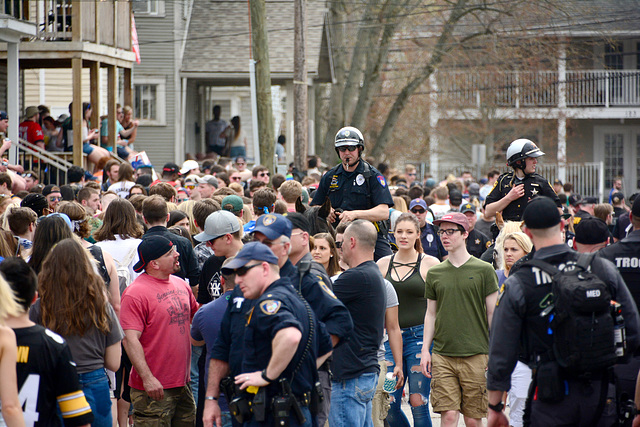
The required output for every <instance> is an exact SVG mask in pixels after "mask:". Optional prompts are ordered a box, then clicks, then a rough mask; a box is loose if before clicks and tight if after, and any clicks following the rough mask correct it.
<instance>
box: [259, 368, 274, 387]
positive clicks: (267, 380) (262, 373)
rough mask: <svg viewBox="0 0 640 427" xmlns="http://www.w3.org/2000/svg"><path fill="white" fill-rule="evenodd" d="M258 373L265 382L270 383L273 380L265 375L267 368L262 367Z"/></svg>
mask: <svg viewBox="0 0 640 427" xmlns="http://www.w3.org/2000/svg"><path fill="white" fill-rule="evenodd" d="M260 375H261V376H262V379H263V380H265V381H266V382H268V383H269V384H271V383H272V382H274V381H275V380H272V379H270V378H269V377H267V368H264V369H263V370H262V372H261V373H260Z"/></svg>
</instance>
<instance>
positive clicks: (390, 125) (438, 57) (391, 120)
mask: <svg viewBox="0 0 640 427" xmlns="http://www.w3.org/2000/svg"><path fill="white" fill-rule="evenodd" d="M466 4H467V0H458V2H457V3H456V5H455V7H454V9H453V11H452V12H451V15H450V16H449V19H447V22H446V23H445V25H444V28H443V30H442V33H441V34H440V37H439V38H438V41H437V43H436V46H435V48H434V50H433V54H432V55H431V58H430V60H429V62H428V63H427V65H425V66H424V67H423V68H422V72H421V73H420V74H418V77H416V78H414V79H412V80H411V81H410V82H409V83H408V84H407V85H406V86H405V87H404V88H402V90H401V91H400V94H399V95H398V96H397V98H396V100H395V102H394V103H393V106H392V107H391V110H390V111H389V114H388V115H387V119H386V120H385V122H384V125H383V126H382V130H381V131H380V135H379V136H378V139H377V140H376V145H375V146H374V147H373V150H372V152H371V155H372V156H373V157H380V156H381V155H382V153H383V152H384V149H385V147H386V145H387V142H388V141H389V139H390V138H391V134H392V133H393V129H394V127H395V125H396V124H397V123H398V119H399V118H400V114H401V113H402V111H403V110H404V107H405V106H406V105H407V102H408V101H409V98H410V97H411V95H413V93H414V92H415V91H416V90H417V89H418V88H419V87H420V85H422V83H424V81H425V80H426V79H428V78H429V76H431V74H433V72H434V71H435V69H436V68H437V66H438V65H439V64H440V63H441V62H442V59H443V57H444V55H445V54H446V53H447V52H450V51H451V50H452V49H453V48H454V47H455V46H457V44H456V43H454V42H453V40H451V39H452V34H453V30H454V28H455V26H456V24H457V23H458V21H459V20H460V19H461V18H462V17H463V16H464V15H465V13H466V12H465V7H466Z"/></svg>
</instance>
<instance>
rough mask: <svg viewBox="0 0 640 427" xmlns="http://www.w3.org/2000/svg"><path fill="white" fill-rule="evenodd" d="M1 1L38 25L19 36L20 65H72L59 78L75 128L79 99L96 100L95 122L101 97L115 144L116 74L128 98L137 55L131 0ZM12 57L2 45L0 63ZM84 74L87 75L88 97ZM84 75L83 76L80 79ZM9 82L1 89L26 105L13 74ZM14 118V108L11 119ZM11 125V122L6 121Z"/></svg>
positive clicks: (77, 157)
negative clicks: (67, 93) (69, 102)
mask: <svg viewBox="0 0 640 427" xmlns="http://www.w3.org/2000/svg"><path fill="white" fill-rule="evenodd" d="M1 3H2V4H3V5H4V7H5V10H7V8H10V7H14V8H15V9H14V10H19V11H20V13H21V15H20V16H19V18H20V21H23V23H24V24H25V25H26V24H28V25H30V26H32V27H34V28H35V30H36V31H35V32H34V33H33V34H32V35H31V36H30V37H29V38H22V39H21V42H20V44H19V66H20V69H22V70H40V69H59V70H68V71H69V70H70V71H71V72H70V73H69V72H68V71H67V73H66V77H63V78H61V79H60V80H59V82H58V84H59V85H61V86H63V87H65V88H69V89H71V94H72V96H71V100H72V101H73V114H72V117H74V121H73V130H74V133H75V134H76V135H78V134H81V127H82V120H81V116H82V102H83V101H90V102H91V104H92V105H94V108H93V116H92V117H91V122H92V123H98V122H99V114H100V105H101V101H102V102H104V103H105V105H107V111H108V115H109V125H110V132H109V136H110V145H111V146H114V145H115V111H116V93H117V92H118V86H119V85H118V78H119V76H120V78H122V79H123V83H122V86H123V91H124V99H130V98H131V91H130V89H129V88H130V87H131V84H130V82H131V67H132V65H133V62H134V61H135V54H134V53H133V52H132V44H131V3H130V2H128V1H115V0H105V1H102V0H85V1H71V0H12V1H6V2H4V1H3V2H1ZM9 47H10V45H9ZM12 58H13V56H12V50H9V51H7V49H1V48H0V63H3V62H5V61H6V62H9V63H13V59H12ZM101 69H105V70H106V77H107V78H106V80H107V84H106V86H107V87H106V96H105V97H104V98H106V99H100V98H101V97H100V94H101V93H104V92H105V91H104V88H101V82H102V80H103V79H101V78H100V74H101ZM1 74H2V69H0V75H1ZM6 74H8V75H10V74H11V69H7V72H6ZM83 74H84V75H87V76H88V87H89V90H88V94H89V96H88V97H86V93H87V92H86V86H87V85H86V84H83V78H82V77H83ZM86 81H87V79H84V83H86ZM7 86H8V89H7V92H6V95H4V97H5V99H7V102H8V103H11V101H12V100H14V99H15V100H20V101H22V106H23V107H24V106H25V105H24V100H25V91H24V90H20V89H21V88H22V87H23V86H21V85H20V84H18V83H17V82H16V81H15V80H14V81H12V82H10V83H8V84H7ZM83 86H84V89H85V92H83ZM102 86H104V85H102ZM0 91H1V90H0ZM83 93H84V94H85V97H83ZM2 98H3V96H2V95H0V99H2ZM17 119H18V114H16V115H15V119H14V120H17ZM10 127H13V126H11V124H10ZM16 128H17V123H16ZM10 132H11V129H10ZM15 140H16V141H17V137H16V139H15ZM74 149H75V150H74V152H73V157H72V160H73V163H74V164H82V162H83V156H82V144H74ZM70 160H71V159H70Z"/></svg>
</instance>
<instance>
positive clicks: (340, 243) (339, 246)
mask: <svg viewBox="0 0 640 427" xmlns="http://www.w3.org/2000/svg"><path fill="white" fill-rule="evenodd" d="M340 248H342V241H340V242H336V249H340Z"/></svg>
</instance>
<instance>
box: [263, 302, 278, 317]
mask: <svg viewBox="0 0 640 427" xmlns="http://www.w3.org/2000/svg"><path fill="white" fill-rule="evenodd" d="M281 304H282V303H281V302H280V301H276V300H273V299H268V300H266V301H262V302H261V303H260V311H262V312H263V313H264V314H266V315H267V316H271V315H272V314H276V313H277V312H278V310H280V305H281Z"/></svg>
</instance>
